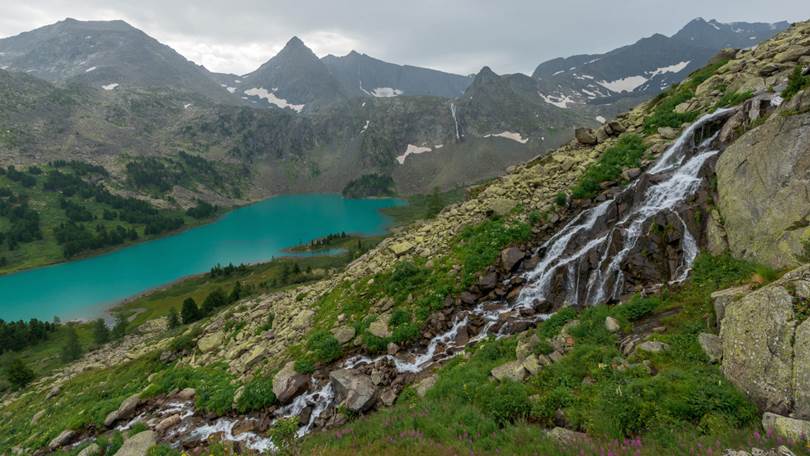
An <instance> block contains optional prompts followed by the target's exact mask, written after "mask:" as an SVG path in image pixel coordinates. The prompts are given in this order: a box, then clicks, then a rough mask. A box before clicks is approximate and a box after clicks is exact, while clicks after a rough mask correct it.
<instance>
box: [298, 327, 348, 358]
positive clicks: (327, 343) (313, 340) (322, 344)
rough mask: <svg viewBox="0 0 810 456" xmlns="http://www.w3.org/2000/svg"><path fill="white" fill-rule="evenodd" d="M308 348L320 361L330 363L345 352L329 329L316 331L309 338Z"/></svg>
mask: <svg viewBox="0 0 810 456" xmlns="http://www.w3.org/2000/svg"><path fill="white" fill-rule="evenodd" d="M307 349H308V350H309V351H311V352H312V354H313V355H314V356H315V361H316V362H319V363H330V362H332V361H334V360H336V359H338V358H340V355H342V354H343V349H342V348H341V347H340V342H338V340H337V339H336V338H335V336H333V335H332V333H330V332H329V331H326V330H320V331H315V332H314V333H312V335H310V336H309V339H307Z"/></svg>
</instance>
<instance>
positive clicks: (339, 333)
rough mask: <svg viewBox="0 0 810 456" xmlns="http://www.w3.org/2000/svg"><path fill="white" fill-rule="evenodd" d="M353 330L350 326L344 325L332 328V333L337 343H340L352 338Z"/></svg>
mask: <svg viewBox="0 0 810 456" xmlns="http://www.w3.org/2000/svg"><path fill="white" fill-rule="evenodd" d="M354 334H355V330H354V328H353V327H352V326H348V325H344V326H338V327H336V328H334V329H332V335H333V336H335V339H337V341H338V343H340V344H341V345H343V344H346V343H348V342H349V341H351V340H352V339H354Z"/></svg>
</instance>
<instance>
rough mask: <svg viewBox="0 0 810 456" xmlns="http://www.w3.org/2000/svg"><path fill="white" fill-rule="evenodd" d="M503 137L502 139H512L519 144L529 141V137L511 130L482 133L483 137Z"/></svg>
mask: <svg viewBox="0 0 810 456" xmlns="http://www.w3.org/2000/svg"><path fill="white" fill-rule="evenodd" d="M491 137H495V138H504V139H511V140H512V141H516V142H519V143H521V144H526V143H527V142H529V138H524V137H523V136H522V135H521V134H520V133H515V132H513V131H502V132H500V133H490V134H488V135H484V138H491Z"/></svg>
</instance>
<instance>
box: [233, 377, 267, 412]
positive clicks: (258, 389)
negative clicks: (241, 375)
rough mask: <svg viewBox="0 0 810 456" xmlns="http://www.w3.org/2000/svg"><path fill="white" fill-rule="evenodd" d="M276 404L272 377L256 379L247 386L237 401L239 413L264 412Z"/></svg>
mask: <svg viewBox="0 0 810 456" xmlns="http://www.w3.org/2000/svg"><path fill="white" fill-rule="evenodd" d="M275 402H276V395H275V394H273V379H272V377H256V378H254V379H253V380H251V381H250V382H248V383H247V384H246V385H245V388H244V389H243V390H242V395H241V396H239V398H238V399H237V400H236V410H237V411H238V412H239V413H247V412H253V411H256V410H263V409H265V408H267V407H269V406H271V405H273V403H275Z"/></svg>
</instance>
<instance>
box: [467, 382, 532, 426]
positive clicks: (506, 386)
mask: <svg viewBox="0 0 810 456" xmlns="http://www.w3.org/2000/svg"><path fill="white" fill-rule="evenodd" d="M475 402H476V403H478V404H480V407H481V408H482V409H483V410H486V411H487V413H488V414H490V415H491V416H492V417H493V418H495V420H496V421H497V422H498V424H500V425H502V426H503V425H506V424H508V423H512V422H515V421H517V420H519V419H524V418H526V417H528V416H529V413H530V412H531V405H530V404H529V393H528V390H527V388H526V385H524V384H523V383H517V382H514V381H511V380H507V381H503V382H500V383H498V384H493V383H486V384H484V385H482V386H481V387H480V388H479V389H478V392H477V395H476V398H475Z"/></svg>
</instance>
